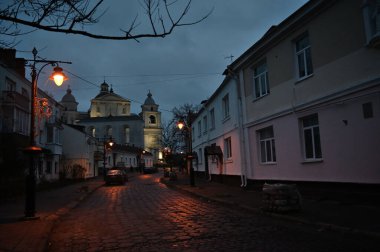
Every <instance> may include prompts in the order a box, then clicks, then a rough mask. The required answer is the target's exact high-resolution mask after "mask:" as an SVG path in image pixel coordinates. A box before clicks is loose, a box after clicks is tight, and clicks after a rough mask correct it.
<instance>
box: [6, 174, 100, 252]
mask: <svg viewBox="0 0 380 252" xmlns="http://www.w3.org/2000/svg"><path fill="white" fill-rule="evenodd" d="M103 184H104V181H103V179H102V178H95V179H88V180H86V181H83V182H80V183H76V184H72V185H67V186H64V187H62V188H57V189H52V190H48V191H39V192H37V193H36V211H37V212H36V217H37V218H36V219H35V220H24V218H23V217H24V207H25V201H24V199H23V198H18V199H15V200H13V201H11V202H7V203H5V204H3V205H0V251H20V252H21V251H23V252H24V251H45V249H46V247H47V244H46V243H47V241H48V238H49V234H50V231H51V230H52V228H53V225H54V222H55V221H57V220H58V219H59V217H60V216H62V215H64V214H66V213H67V212H68V211H70V209H72V208H74V207H75V206H77V205H78V204H79V202H81V201H82V200H83V199H84V198H85V197H86V196H88V195H89V194H90V193H92V192H93V191H94V190H96V189H97V188H98V187H100V186H102V185H103Z"/></svg>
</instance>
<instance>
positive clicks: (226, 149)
mask: <svg viewBox="0 0 380 252" xmlns="http://www.w3.org/2000/svg"><path fill="white" fill-rule="evenodd" d="M231 148H232V147H231V137H228V138H226V139H224V154H225V156H226V158H227V159H228V158H231V157H232V149H231Z"/></svg>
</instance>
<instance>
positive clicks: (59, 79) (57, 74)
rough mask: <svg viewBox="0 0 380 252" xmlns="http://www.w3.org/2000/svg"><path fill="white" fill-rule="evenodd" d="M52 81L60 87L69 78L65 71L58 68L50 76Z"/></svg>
mask: <svg viewBox="0 0 380 252" xmlns="http://www.w3.org/2000/svg"><path fill="white" fill-rule="evenodd" d="M49 79H50V80H53V81H54V82H55V84H56V85H57V86H58V87H60V86H61V85H62V83H63V82H64V81H66V80H68V79H69V78H67V76H66V75H65V74H64V73H63V70H62V68H61V67H59V66H56V67H54V72H53V73H52V74H51V75H50V78H49Z"/></svg>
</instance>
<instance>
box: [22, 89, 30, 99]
mask: <svg viewBox="0 0 380 252" xmlns="http://www.w3.org/2000/svg"><path fill="white" fill-rule="evenodd" d="M21 95H22V96H24V97H26V98H29V93H28V90H26V89H25V88H22V89H21Z"/></svg>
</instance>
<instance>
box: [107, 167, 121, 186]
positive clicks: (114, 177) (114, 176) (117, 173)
mask: <svg viewBox="0 0 380 252" xmlns="http://www.w3.org/2000/svg"><path fill="white" fill-rule="evenodd" d="M124 182H125V175H124V174H123V172H122V171H121V170H109V171H108V172H107V174H106V185H110V184H120V185H122V184H124Z"/></svg>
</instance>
